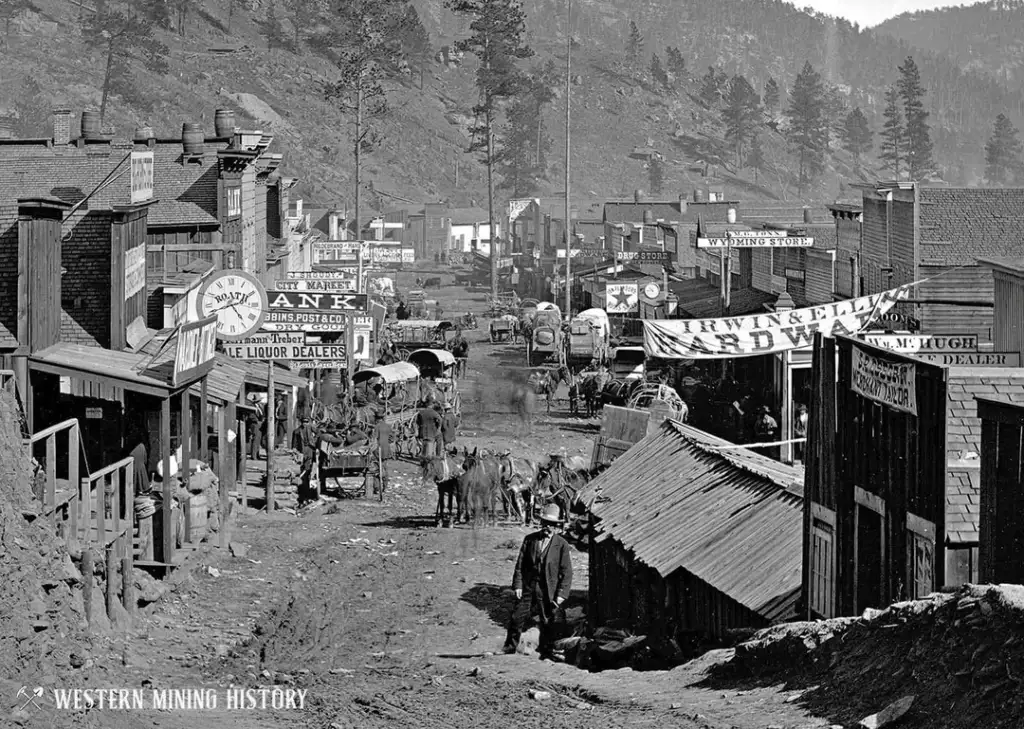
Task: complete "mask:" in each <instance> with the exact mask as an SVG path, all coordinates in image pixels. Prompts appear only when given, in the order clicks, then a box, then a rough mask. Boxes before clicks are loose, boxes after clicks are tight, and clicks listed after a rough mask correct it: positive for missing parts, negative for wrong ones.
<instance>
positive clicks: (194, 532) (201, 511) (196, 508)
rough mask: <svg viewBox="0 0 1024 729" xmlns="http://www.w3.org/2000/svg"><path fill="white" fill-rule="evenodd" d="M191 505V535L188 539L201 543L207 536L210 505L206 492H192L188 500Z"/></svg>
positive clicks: (193, 542) (194, 542)
mask: <svg viewBox="0 0 1024 729" xmlns="http://www.w3.org/2000/svg"><path fill="white" fill-rule="evenodd" d="M188 505H189V526H190V530H189V535H188V540H189V541H190V542H191V543H192V544H199V542H201V541H203V539H205V538H206V531H207V524H206V517H207V511H208V509H209V506H208V505H207V502H206V494H205V493H201V494H192V495H191V496H190V497H189V500H188Z"/></svg>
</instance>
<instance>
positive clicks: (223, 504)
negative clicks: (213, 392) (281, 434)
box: [217, 405, 232, 547]
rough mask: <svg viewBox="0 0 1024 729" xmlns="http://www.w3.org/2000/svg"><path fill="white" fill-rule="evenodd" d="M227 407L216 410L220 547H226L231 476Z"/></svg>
mask: <svg viewBox="0 0 1024 729" xmlns="http://www.w3.org/2000/svg"><path fill="white" fill-rule="evenodd" d="M226 410H227V405H222V406H221V407H219V408H217V465H218V466H219V468H218V469H217V471H218V473H217V479H218V481H219V482H220V489H219V490H218V492H217V511H218V512H219V513H220V535H219V536H220V540H219V544H220V546H221V547H226V546H228V537H227V530H226V529H225V526H226V524H227V519H228V483H230V482H229V480H228V479H229V476H230V474H231V470H232V469H231V454H230V452H229V450H228V435H227V422H226V421H227V413H226V412H225V411H226Z"/></svg>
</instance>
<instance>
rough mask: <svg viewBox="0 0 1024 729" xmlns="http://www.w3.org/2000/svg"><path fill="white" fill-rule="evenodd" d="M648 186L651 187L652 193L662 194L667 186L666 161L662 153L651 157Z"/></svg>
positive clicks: (648, 167) (648, 168) (648, 169)
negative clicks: (663, 159) (662, 157)
mask: <svg viewBox="0 0 1024 729" xmlns="http://www.w3.org/2000/svg"><path fill="white" fill-rule="evenodd" d="M647 186H648V187H650V188H651V194H652V195H660V194H661V193H662V192H663V191H664V188H665V163H664V162H663V161H662V159H661V155H658V154H656V155H654V156H653V157H651V163H650V164H649V165H648V166H647Z"/></svg>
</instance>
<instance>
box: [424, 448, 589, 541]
mask: <svg viewBox="0 0 1024 729" xmlns="http://www.w3.org/2000/svg"><path fill="white" fill-rule="evenodd" d="M458 458H459V455H457V454H455V453H445V454H444V455H441V456H434V457H432V458H427V459H424V460H423V461H422V465H421V476H422V479H423V483H424V484H425V485H430V484H431V483H432V484H435V485H436V486H437V509H436V510H435V513H434V518H435V521H436V524H437V526H439V527H440V526H442V525H443V524H447V525H449V526H453V525H455V524H458V523H472V524H473V525H474V526H475V525H481V524H487V525H490V526H493V525H495V524H497V522H498V518H499V513H501V514H502V515H503V516H504V518H505V519H507V520H510V521H515V522H519V523H522V524H530V523H531V522H532V521H533V515H534V512H535V511H536V510H538V509H540V508H543V506H545V505H546V504H549V503H554V504H558V506H559V508H560V509H561V511H562V514H564V515H567V516H568V515H572V514H581V513H584V511H585V510H584V509H582V506H581V504H580V502H579V499H578V496H579V494H580V491H581V490H582V489H583V487H584V486H585V485H586V484H587V483H588V481H589V480H590V478H592V477H593V475H594V473H595V472H593V471H589V470H588V469H587V464H586V463H585V462H584V461H583V459H582V458H579V457H577V456H574V457H570V458H559V457H555V458H552V459H550V460H549V461H536V460H533V459H528V458H521V457H519V456H513V455H512V454H511V453H510V452H509V451H505V452H503V453H492V452H490V451H488V450H486V449H480V448H474V449H473V450H472V451H470V450H469V449H463V451H462V453H461V458H462V460H461V463H460V462H459V461H458V460H457V459H458Z"/></svg>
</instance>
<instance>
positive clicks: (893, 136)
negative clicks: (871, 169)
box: [878, 86, 906, 180]
mask: <svg viewBox="0 0 1024 729" xmlns="http://www.w3.org/2000/svg"><path fill="white" fill-rule="evenodd" d="M882 118H884V119H885V123H884V124H882V146H881V148H880V150H879V153H878V158H879V159H880V160H882V162H885V163H886V166H887V167H888V168H889V169H891V170H892V174H893V178H894V179H896V180H898V179H899V178H900V170H901V169H902V165H903V160H904V155H905V152H904V144H903V143H904V134H905V133H906V130H905V128H904V126H903V112H902V111H901V110H900V92H899V89H897V88H896V87H895V86H890V87H889V88H888V89H887V90H886V92H885V111H883V112H882Z"/></svg>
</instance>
